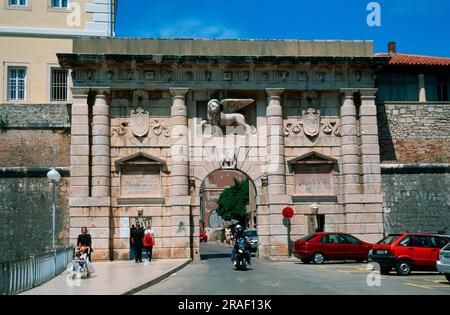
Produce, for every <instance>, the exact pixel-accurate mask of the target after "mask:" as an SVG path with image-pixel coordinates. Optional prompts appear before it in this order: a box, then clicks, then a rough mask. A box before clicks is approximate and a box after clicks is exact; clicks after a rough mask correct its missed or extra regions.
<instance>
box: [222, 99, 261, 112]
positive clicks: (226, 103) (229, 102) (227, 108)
mask: <svg viewBox="0 0 450 315" xmlns="http://www.w3.org/2000/svg"><path fill="white" fill-rule="evenodd" d="M254 102H255V101H254V100H253V99H250V98H249V99H226V100H223V101H221V102H220V104H222V106H223V110H224V112H225V113H229V114H231V113H235V112H237V111H239V110H241V109H243V108H245V107H247V106H249V105H251V104H253V103H254Z"/></svg>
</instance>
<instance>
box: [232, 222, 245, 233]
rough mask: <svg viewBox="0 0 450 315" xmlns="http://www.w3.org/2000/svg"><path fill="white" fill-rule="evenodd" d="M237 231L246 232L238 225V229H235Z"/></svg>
mask: <svg viewBox="0 0 450 315" xmlns="http://www.w3.org/2000/svg"><path fill="white" fill-rule="evenodd" d="M234 229H235V230H236V232H243V231H244V229H243V228H242V226H241V225H239V224H238V225H236V227H235V228H234Z"/></svg>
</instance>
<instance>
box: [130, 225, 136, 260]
mask: <svg viewBox="0 0 450 315" xmlns="http://www.w3.org/2000/svg"><path fill="white" fill-rule="evenodd" d="M134 231H136V226H135V225H134V224H133V225H132V226H131V229H130V248H131V255H130V256H131V257H130V258H131V260H133V259H135V258H136V253H135V252H134V246H133V235H134Z"/></svg>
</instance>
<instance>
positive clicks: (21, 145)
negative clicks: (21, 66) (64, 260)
mask: <svg viewBox="0 0 450 315" xmlns="http://www.w3.org/2000/svg"><path fill="white" fill-rule="evenodd" d="M69 110H70V107H68V106H67V105H65V104H63V105H59V104H42V105H31V104H27V105H25V104H24V105H22V104H20V105H11V104H2V105H0V117H1V120H2V124H1V128H0V226H1V230H0V250H1V253H2V255H0V262H4V261H14V260H19V259H24V258H28V257H29V256H30V255H32V254H34V255H39V254H43V253H47V252H49V251H50V249H51V245H52V211H51V192H52V187H51V184H50V183H49V181H48V179H47V172H48V169H49V168H50V167H57V168H58V169H59V171H60V173H61V174H62V175H63V180H62V181H61V183H60V186H59V188H58V196H57V199H58V203H57V228H56V233H57V234H56V235H57V246H58V247H64V246H66V245H68V243H69V241H68V240H69V235H68V234H69V212H68V211H69V207H68V190H69V187H68V177H69V175H70V174H69V171H68V166H69V163H70V151H69V145H70V124H68V122H69V121H70V119H69V118H70V111H69Z"/></svg>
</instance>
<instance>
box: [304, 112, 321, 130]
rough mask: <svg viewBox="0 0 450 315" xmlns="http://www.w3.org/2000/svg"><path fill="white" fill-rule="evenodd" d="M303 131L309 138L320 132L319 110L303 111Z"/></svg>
mask: <svg viewBox="0 0 450 315" xmlns="http://www.w3.org/2000/svg"><path fill="white" fill-rule="evenodd" d="M303 130H304V132H305V134H306V135H307V136H309V137H316V136H317V135H319V132H320V110H316V109H314V108H310V109H308V110H307V111H303Z"/></svg>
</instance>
